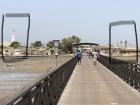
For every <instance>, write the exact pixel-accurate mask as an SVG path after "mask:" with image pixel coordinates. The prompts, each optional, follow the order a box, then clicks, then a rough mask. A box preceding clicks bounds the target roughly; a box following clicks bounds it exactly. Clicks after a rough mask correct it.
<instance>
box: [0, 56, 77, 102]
mask: <svg viewBox="0 0 140 105" xmlns="http://www.w3.org/2000/svg"><path fill="white" fill-rule="evenodd" d="M76 63H77V59H76V57H73V58H72V59H70V60H69V61H67V62H66V63H65V64H63V65H61V66H59V67H57V68H56V69H53V70H51V71H50V72H48V73H46V74H44V75H42V76H40V77H39V78H38V79H37V80H35V81H33V82H32V83H31V85H29V86H27V87H26V88H25V89H23V90H22V91H20V92H18V93H17V94H16V95H15V97H12V98H10V99H8V100H7V102H4V103H0V104H2V105H56V104H57V102H58V100H59V98H60V96H61V94H62V92H63V90H64V88H65V86H66V84H67V82H68V80H69V78H70V76H71V74H72V72H73V70H74V68H75V66H76Z"/></svg>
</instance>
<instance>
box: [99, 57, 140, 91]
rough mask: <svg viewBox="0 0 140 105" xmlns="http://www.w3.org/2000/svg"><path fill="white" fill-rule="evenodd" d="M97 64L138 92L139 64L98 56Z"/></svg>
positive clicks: (139, 83) (139, 85)
mask: <svg viewBox="0 0 140 105" xmlns="http://www.w3.org/2000/svg"><path fill="white" fill-rule="evenodd" d="M99 62H100V63H102V64H103V65H104V66H105V67H107V68H108V69H109V70H111V71H112V72H113V73H115V74H116V75H117V76H119V77H120V78H121V79H122V80H124V81H125V82H127V83H128V84H129V85H130V86H132V87H133V88H135V89H137V90H138V91H139V90H140V81H139V80H140V64H137V63H134V62H129V61H123V60H119V59H115V58H111V63H110V62H109V57H108V56H103V55H100V58H99Z"/></svg>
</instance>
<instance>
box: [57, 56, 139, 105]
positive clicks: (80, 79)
mask: <svg viewBox="0 0 140 105" xmlns="http://www.w3.org/2000/svg"><path fill="white" fill-rule="evenodd" d="M58 105H140V93H139V92H138V91H137V90H135V89H133V88H132V87H131V86H129V85H128V84H127V83H125V82H124V81H123V80H121V79H120V78H119V77H117V76H116V75H115V74H113V73H112V72H111V71H109V70H108V69H107V68H105V67H104V66H103V65H102V64H100V63H98V64H97V65H93V61H92V60H89V59H88V58H87V57H84V58H83V60H82V64H81V65H77V66H76V68H75V70H74V72H73V74H72V76H71V78H70V80H69V82H68V84H67V86H66V88H65V90H64V92H63V94H62V96H61V98H60V100H59V102H58Z"/></svg>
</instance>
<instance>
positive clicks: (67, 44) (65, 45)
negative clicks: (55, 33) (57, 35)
mask: <svg viewBox="0 0 140 105" xmlns="http://www.w3.org/2000/svg"><path fill="white" fill-rule="evenodd" d="M79 42H81V39H80V38H79V37H78V36H76V35H72V36H70V37H67V38H63V39H62V40H60V42H59V46H58V48H59V49H62V51H63V52H64V53H73V48H72V43H79ZM20 46H21V45H20V43H19V42H18V41H15V42H12V43H11V45H10V47H13V48H19V47H20ZM42 46H43V44H42V42H41V41H35V42H33V43H31V47H34V48H37V47H42ZM46 46H47V48H48V49H52V48H53V47H54V43H53V40H52V41H49V42H48V43H47V44H46Z"/></svg>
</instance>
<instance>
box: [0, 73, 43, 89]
mask: <svg viewBox="0 0 140 105" xmlns="http://www.w3.org/2000/svg"><path fill="white" fill-rule="evenodd" d="M40 75H41V73H18V72H16V73H7V72H0V90H7V89H8V90H9V89H10V90H11V89H20V88H21V87H23V86H24V85H25V84H27V83H29V82H30V81H32V80H34V79H35V78H37V77H39V76H40Z"/></svg>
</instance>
